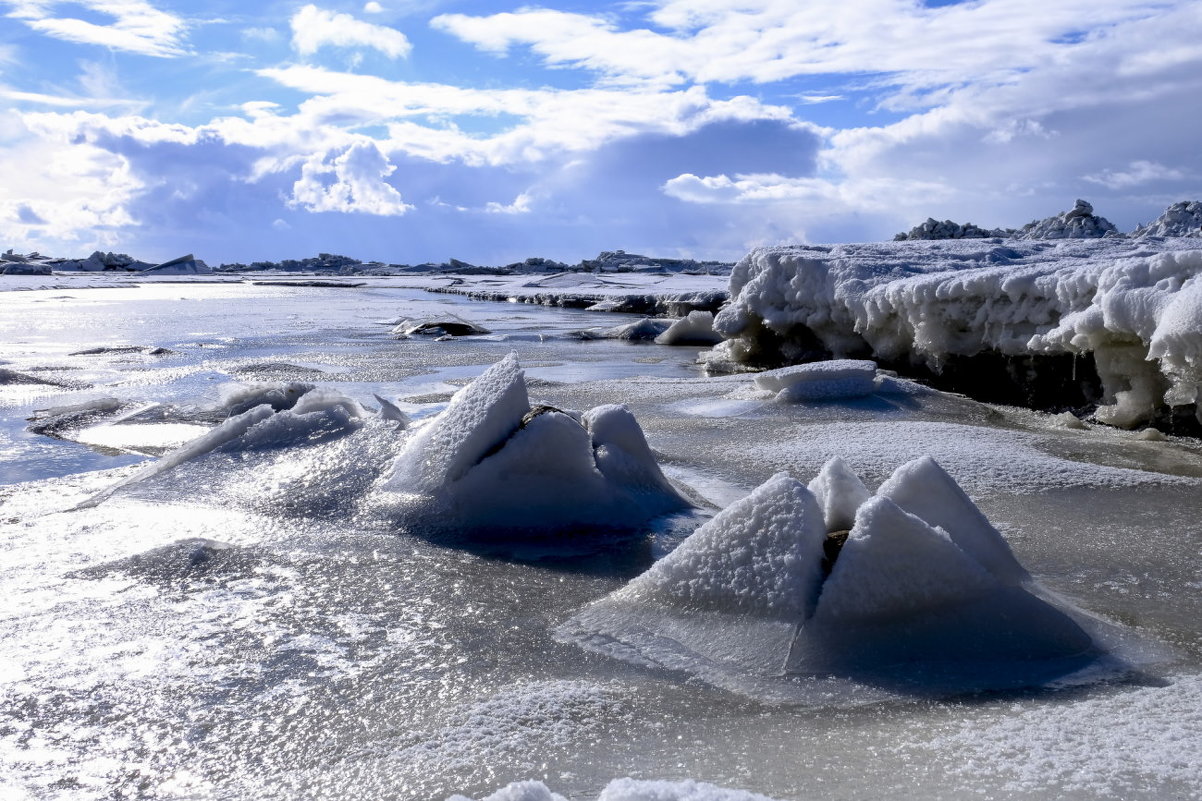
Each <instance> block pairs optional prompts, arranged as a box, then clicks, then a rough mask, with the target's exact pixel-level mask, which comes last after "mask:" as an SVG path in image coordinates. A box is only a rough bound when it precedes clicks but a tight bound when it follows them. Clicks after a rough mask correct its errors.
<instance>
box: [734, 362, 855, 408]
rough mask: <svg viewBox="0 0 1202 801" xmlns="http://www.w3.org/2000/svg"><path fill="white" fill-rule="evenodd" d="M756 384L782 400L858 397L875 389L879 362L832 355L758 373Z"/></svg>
mask: <svg viewBox="0 0 1202 801" xmlns="http://www.w3.org/2000/svg"><path fill="white" fill-rule="evenodd" d="M755 385H756V387H758V388H759V389H762V390H766V391H768V392H774V393H776V397H777V399H778V400H782V401H807V400H836V399H839V398H859V397H863V396H864V395H871V394H872V392H873V390H875V389H876V362H872V361H868V360H866V359H830V360H828V361H821V362H809V363H807V364H795V365H793V366H791V367H781V368H778V369H776V370H767V371H765V372H763V373H759V374H758V375H756V377H755Z"/></svg>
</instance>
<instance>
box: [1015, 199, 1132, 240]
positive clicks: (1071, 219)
mask: <svg viewBox="0 0 1202 801" xmlns="http://www.w3.org/2000/svg"><path fill="white" fill-rule="evenodd" d="M1104 236H1122V234H1120V233H1119V229H1118V228H1116V227H1115V226H1114V223H1112V222H1110V220H1107V219H1106V218H1105V217H1099V216H1097V215H1096V214H1094V213H1093V206H1092V205H1090V204H1089V203H1088V202H1087V201H1084V200H1081V199H1078V200H1077V202H1076V204H1075V205H1074V206H1073V207H1072V208H1071V209H1069V210H1068V211H1066V212H1063V213H1062V214H1056V215H1053V216H1051V217H1047V218H1044V219H1042V220H1033V221H1032V222H1029V223H1027V224H1026V225H1024V226H1023V227H1022V228H1021V229H1019V230H1018V232H1017V233H1016V238H1017V239H1098V238H1100V237H1104Z"/></svg>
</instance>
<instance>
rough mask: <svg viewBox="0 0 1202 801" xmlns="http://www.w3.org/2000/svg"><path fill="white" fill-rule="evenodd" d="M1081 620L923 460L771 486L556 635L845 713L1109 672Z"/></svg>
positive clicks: (1110, 661)
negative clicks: (871, 479) (868, 483)
mask: <svg viewBox="0 0 1202 801" xmlns="http://www.w3.org/2000/svg"><path fill="white" fill-rule="evenodd" d="M849 523H850V531H848V530H846V527H847V526H848V525H849ZM1062 606H1063V607H1064V608H1062ZM1085 621H1086V616H1085V615H1084V614H1083V613H1080V612H1078V611H1076V610H1072V609H1070V608H1067V604H1063V603H1062V602H1054V601H1052V600H1050V596H1049V595H1047V594H1046V593H1045V592H1044V591H1043V590H1041V589H1040V588H1039V586H1038V585H1037V584H1036V583H1035V582H1034V581H1033V580H1032V579H1031V577H1030V575H1029V574H1028V573H1027V571H1026V570H1025V569H1024V568H1023V567H1022V566H1021V565H1020V564H1019V563H1018V561H1017V559H1015V557H1014V554H1013V553H1012V552H1011V550H1010V547H1009V546H1008V545H1007V543H1006V541H1005V539H1003V537H1002V536H1001V534H1000V533H999V532H998V531H997V529H995V528H994V527H993V526H992V525H991V524H990V523H989V521H988V520H986V518H985V516H984V515H983V514H982V513H981V512H980V510H978V509H977V508H976V506H975V505H974V504H973V503H972V501H971V500H970V499H969V498H968V496H967V495H966V494H965V493H964V492H963V491H962V490H961V489H960V488H959V487H958V486H957V485H956V483H955V481H953V480H952V478H951V477H950V476H948V475H947V473H945V472H944V471H943V470H942V468H940V467H939V466H938V465H937V464H936V463H935V462H934V460H932V459H929V458H927V459H918V460H915V461H913V462H910V463H907V464H904V465H902V466H901V467H899V468H898V469H897V470H896V472H895V473H894V474H893V476H892V477H891V478H890V479H889V480H888V481H886V482H885V483H884V484H883V485H882V486H881V487H880V489H879V490H878V491H877V494H876V495H875V496H870V495H869V494H868V491H867V489H865V487H864V485H863V484H862V483H861V482H860V480H859V479H858V477H856V476H855V475H854V474H853V473H851V472H850V471H849V470H848V469H847V468H846V466H845V465H843V464H842V462H840V461H839V460H832V462H830V463H828V464H827V465H826V467H824V469H823V471H822V473H821V474H820V475H819V476H818V477H817V478H816V479H815V480H814V481H813V482H812V483H811V485H810V488H809V489H807V487H806V486H805V485H803V484H801V483H800V482H799V481H797V480H796V479H793V478H791V477H789V476H787V475H786V474H784V473H778V474H777V475H775V476H773V477H772V478H771V479H769V480H768V481H767V482H766V483H764V484H763V485H761V486H760V487H758V488H757V489H756V490H754V491H753V492H752V493H751V494H750V495H749V496H747V497H746V498H744V499H743V500H741V501H738V502H736V503H734V504H732V505H731V506H729V507H728V508H726V509H725V510H723V511H722V512H721V513H719V514H718V515H717V516H715V517H714V518H713V519H712V520H710V521H709V522H708V523H706V524H705V525H703V526H702V527H701V528H699V529H698V530H697V531H696V532H694V533H693V534H692V535H691V536H690V537H688V538H687V539H685V540H684V542H682V543H681V544H680V546H679V547H677V549H676V550H675V551H673V552H672V553H671V554H669V555H668V556H666V557H664V558H663V559H661V560H660V561H659V562H657V563H656V564H654V565H653V566H652V567H651V568H650V569H649V570H648V571H647V572H645V573H643V574H642V575H640V576H638V577H637V578H635V579H634V580H632V581H631V582H630V583H629V584H627V585H626V586H625V587H623V588H621V589H619V590H617V591H616V592H614V593H612V594H610V595H609V596H606V597H605V598H602V599H601V600H599V601H597V602H595V603H593V604H592V605H591V606H589V607H587V608H586V609H584V610H583V611H582V612H580V613H579V614H578V615H576V616H575V617H573V618H572V619H571V620H569V621H568V622H567V623H565V624H563V625H562V626H561V627H560V628H559V630H558V635H559V636H560V637H561V638H563V639H566V640H569V641H573V642H576V643H578V644H580V645H582V646H584V647H586V648H589V649H592V650H595V651H599V652H601V653H605V654H609V655H611V656H615V657H618V658H621V659H626V660H628V661H633V662H636V663H639V664H646V665H651V666H659V667H664V668H668V669H673V670H682V671H686V672H688V673H692V674H695V675H697V676H699V677H700V678H702V679H704V680H706V681H709V682H712V683H714V684H716V685H718V686H722V687H726V688H728V689H731V690H734V691H737V692H743V693H747V694H749V695H752V696H753V697H758V698H761V699H763V700H769V701H788V702H800V703H850V702H856V701H862V700H875V699H877V698H880V697H888V696H890V695H892V694H898V693H900V694H927V693H935V694H942V693H949V692H953V693H954V692H962V691H976V690H986V689H1003V688H1015V687H1026V686H1039V685H1043V684H1045V683H1047V682H1049V681H1052V680H1056V679H1061V678H1064V677H1066V676H1069V675H1071V674H1076V673H1079V672H1080V671H1082V670H1084V669H1085V668H1087V667H1091V666H1092V667H1098V668H1099V670H1101V668H1100V667H1099V666H1101V665H1106V667H1107V668H1108V669H1113V668H1117V667H1118V660H1117V659H1114V658H1113V657H1110V656H1108V655H1107V654H1106V647H1105V646H1104V645H1102V644H1101V642H1100V640H1099V639H1096V638H1095V634H1091V633H1090V631H1095V632H1100V631H1101V629H1100V627H1097V626H1096V625H1095V624H1093V623H1087V622H1085ZM1087 628H1088V629H1089V630H1087Z"/></svg>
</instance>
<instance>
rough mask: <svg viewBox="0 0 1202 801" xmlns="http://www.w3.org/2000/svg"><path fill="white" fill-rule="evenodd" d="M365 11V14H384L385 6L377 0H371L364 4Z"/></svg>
mask: <svg viewBox="0 0 1202 801" xmlns="http://www.w3.org/2000/svg"><path fill="white" fill-rule="evenodd" d="M363 13H364V14H382V13H384V6H382V5H380V4H379V3H377V2H376V0H371V1H370V2H368V3H364V4H363Z"/></svg>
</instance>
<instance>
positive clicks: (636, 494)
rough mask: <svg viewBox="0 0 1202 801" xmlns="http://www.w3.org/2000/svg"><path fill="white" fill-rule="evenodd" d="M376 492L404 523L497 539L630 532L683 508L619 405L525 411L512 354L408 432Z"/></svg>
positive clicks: (635, 425) (523, 389)
mask: <svg viewBox="0 0 1202 801" xmlns="http://www.w3.org/2000/svg"><path fill="white" fill-rule="evenodd" d="M380 488H381V489H382V490H384V491H385V492H386V493H391V494H393V497H396V498H402V499H404V503H405V505H406V506H407V512H408V514H407V515H406V519H407V520H408V521H409V522H410V523H412V522H413V521H414V520H415V519H420V520H421V521H422V524H423V525H425V526H426V527H429V528H432V529H436V530H438V531H439V532H440V533H448V534H460V535H466V536H473V535H478V534H488V535H489V536H491V537H494V538H495V537H497V536H500V534H501V533H503V532H506V531H508V532H525V533H530V534H548V533H551V534H554V533H562V532H564V531H567V530H579V529H592V530H607V529H609V530H627V529H629V528H631V527H636V526H638V525H641V524H642V523H644V522H645V521H647V520H648V519H650V518H652V517H655V516H658V515H661V514H665V513H667V512H672V511H676V510H679V509H682V508H684V507H686V506H687V503H686V502H685V501H684V500H683V498H681V497H680V495H679V494H678V493H677V492H676V490H675V489H673V488H672V486H671V484H670V483H669V482H668V480H667V479H666V478H664V476H663V473H661V472H660V469H659V466H658V465H657V464H656V463H655V457H654V455H653V454H652V453H651V449H650V448H649V447H648V445H647V441H646V438H645V437H644V436H643V432H642V429H641V428H640V427H639V425H638V423H637V422H636V421H635V419H634V416H633V415H631V414H630V412H629V411H628V410H627V409H626V408H625V407H624V406H599V407H597V408H595V409H592V410H590V411H589V412H587V413H584V414H581V413H579V412H572V411H565V410H562V409H556V408H553V407H550V406H542V405H535V406H531V404H530V400H529V397H528V395H527V392H526V382H525V374H524V372H523V371H522V369H521V368H520V367H519V366H518V362H517V359H516V357H515V356H514V355H513V354H511V355H509V356H507V357H505V358H504V359H502V360H501V361H500V362H498V363H497V364H495V365H493V366H492V367H490V368H489V369H488V370H486V371H485V372H484V373H483V374H482V375H481V376H480V377H479V378H477V379H476V380H475V381H473V382H472V383H471V384H469V385H468V386H466V387H464V388H463V389H461V390H459V391H458V392H457V393H455V395H454V396H453V397H452V398H451V401H450V403H449V404H448V405H447V408H446V409H445V410H443V412H442V413H441V414H439V415H438V416H437V417H436V418H434V419H433V420H431V421H429V422H426V423H424V424H422V425H421V426H420V427H416V428H415V429H413V431H412V433H411V434H410V435H409V438H408V439H407V440H406V441H405V443H404V445H403V446H402V449H401V451H400V453H399V454H398V455H397V457H396V460H395V461H394V462H393V465H392V468H391V470H390V471H389V472H388V473H387V475H386V476H385V477H384V479H383V480H382V481H381V484H380ZM385 497H387V496H385Z"/></svg>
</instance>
